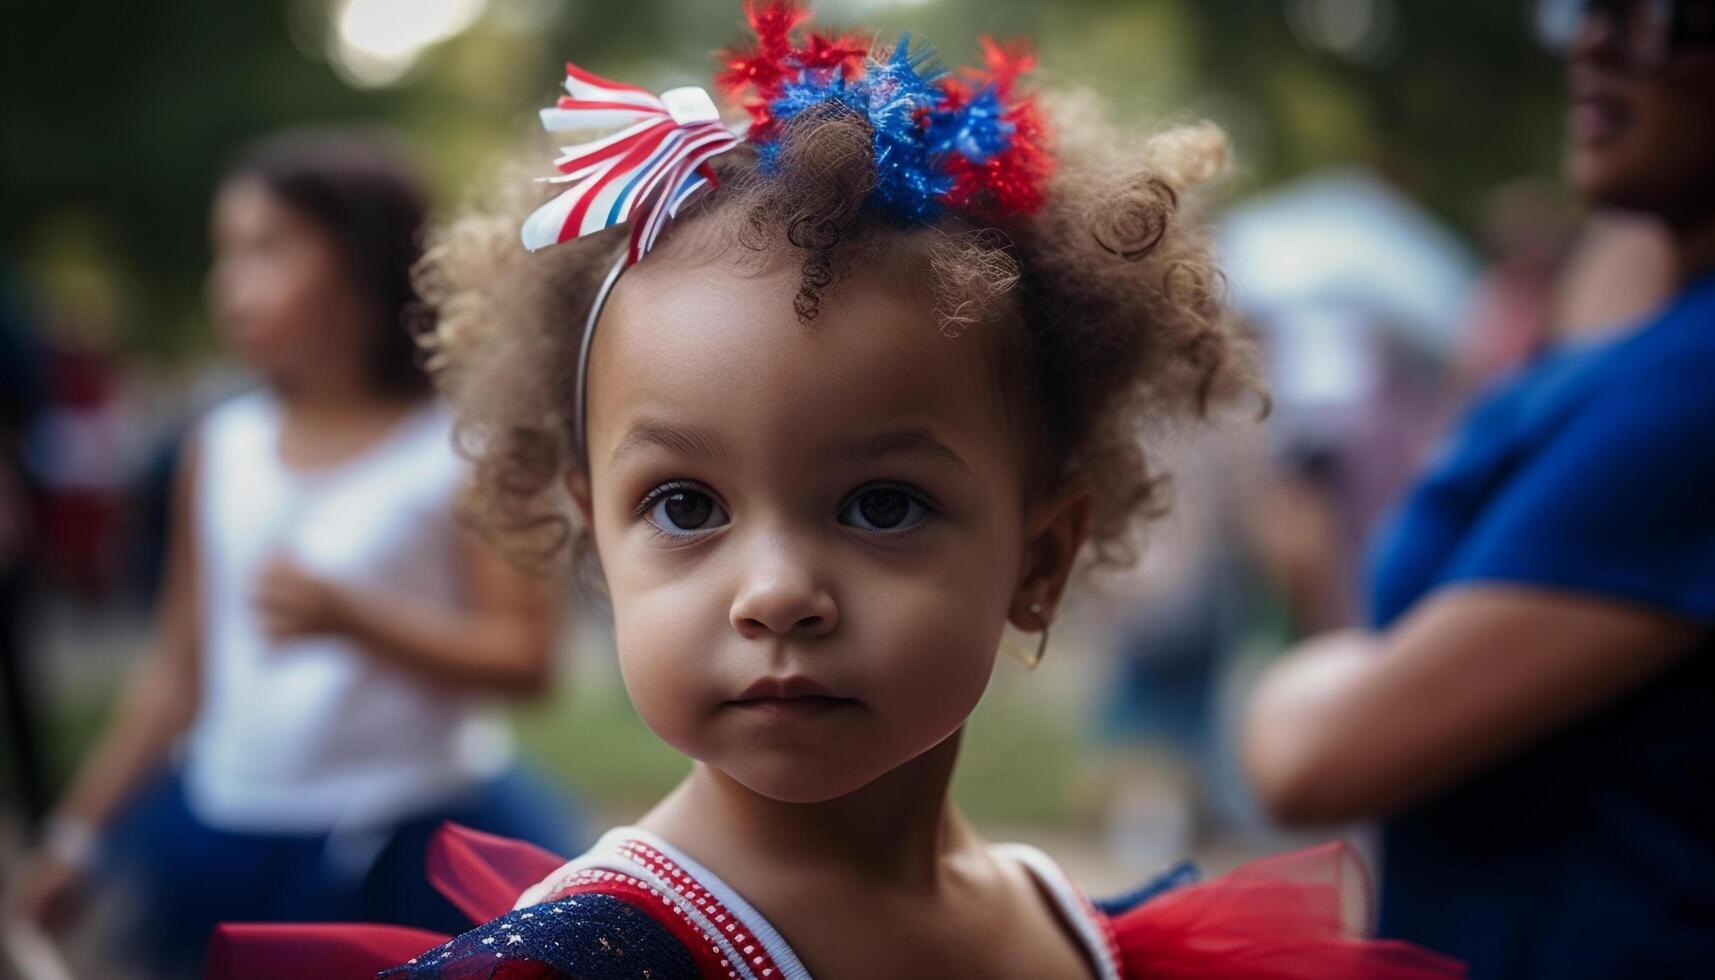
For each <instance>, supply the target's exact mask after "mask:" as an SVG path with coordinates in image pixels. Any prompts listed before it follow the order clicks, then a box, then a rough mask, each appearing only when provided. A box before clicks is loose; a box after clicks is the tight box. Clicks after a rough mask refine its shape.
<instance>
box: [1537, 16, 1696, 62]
mask: <svg viewBox="0 0 1715 980" xmlns="http://www.w3.org/2000/svg"><path fill="white" fill-rule="evenodd" d="M1589 30H1594V31H1598V32H1600V35H1601V37H1602V38H1603V39H1604V43H1606V44H1609V45H1612V46H1613V47H1614V48H1615V49H1616V50H1618V51H1619V52H1620V53H1621V54H1622V55H1623V57H1624V58H1625V60H1626V61H1627V62H1628V63H1629V64H1630V65H1631V67H1633V68H1636V69H1639V70H1643V71H1657V70H1660V69H1661V68H1664V67H1666V66H1667V64H1668V62H1669V61H1671V60H1672V59H1673V56H1674V55H1675V54H1677V53H1678V52H1680V51H1682V50H1685V49H1687V48H1692V47H1703V46H1707V45H1710V44H1715V0H1537V5H1536V32H1537V36H1538V37H1539V38H1540V39H1541V41H1542V43H1543V44H1544V45H1545V46H1546V47H1547V48H1548V49H1549V50H1551V51H1554V52H1556V53H1559V54H1564V53H1566V52H1567V51H1569V50H1571V48H1572V46H1573V45H1574V44H1575V43H1577V41H1578V40H1579V38H1580V37H1582V36H1583V34H1584V32H1585V31H1589Z"/></svg>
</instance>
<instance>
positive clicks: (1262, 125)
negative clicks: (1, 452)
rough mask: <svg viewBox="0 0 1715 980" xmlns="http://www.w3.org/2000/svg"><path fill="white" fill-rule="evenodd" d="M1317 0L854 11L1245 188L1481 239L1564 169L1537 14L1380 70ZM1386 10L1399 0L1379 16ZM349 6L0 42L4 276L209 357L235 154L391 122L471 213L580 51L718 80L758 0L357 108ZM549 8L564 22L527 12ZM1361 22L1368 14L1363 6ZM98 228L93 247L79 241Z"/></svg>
mask: <svg viewBox="0 0 1715 980" xmlns="http://www.w3.org/2000/svg"><path fill="white" fill-rule="evenodd" d="M1304 2H1307V0H1280V2H1263V0H1059V2H1055V3H1040V2H1037V0H980V2H979V0H939V2H934V3H915V4H895V5H891V6H889V5H885V4H875V3H869V4H862V5H859V4H856V3H854V2H850V0H848V2H845V3H838V2H836V0H828V2H826V3H824V4H822V6H823V7H825V8H829V9H831V10H832V11H834V13H830V14H828V15H827V16H825V17H824V19H826V20H837V19H839V18H838V14H837V12H838V11H840V10H852V9H854V8H856V7H858V6H863V7H866V8H870V9H871V13H870V14H867V15H865V20H866V21H868V22H869V24H870V25H871V26H874V27H876V28H877V29H878V31H880V32H881V33H882V34H883V35H884V36H890V35H891V33H892V32H893V31H895V30H899V29H904V28H912V29H916V30H919V31H921V32H922V33H924V34H925V35H926V36H928V37H929V38H931V39H932V40H936V41H938V42H940V45H941V49H942V52H943V55H944V56H945V59H946V60H947V61H948V62H950V63H961V62H965V61H968V60H971V59H972V57H973V56H974V53H975V37H976V35H977V34H979V33H984V32H988V33H994V34H998V35H1002V36H1006V35H1018V34H1023V35H1028V36H1031V37H1033V38H1034V39H1035V41H1036V43H1037V45H1038V46H1039V48H1040V49H1041V51H1042V53H1043V55H1044V61H1045V63H1046V66H1047V68H1048V69H1050V71H1051V73H1052V75H1054V76H1058V77H1063V78H1067V79H1070V80H1072V81H1075V82H1079V83H1085V84H1089V85H1092V86H1094V87H1096V88H1098V89H1099V90H1101V91H1103V92H1104V93H1105V94H1107V95H1109V97H1110V98H1111V100H1112V101H1113V102H1114V103H1115V105H1116V106H1117V107H1118V109H1119V110H1120V111H1121V112H1123V113H1125V114H1127V115H1130V116H1135V117H1139V118H1158V117H1160V116H1161V115H1163V114H1168V115H1186V114H1202V113H1208V114H1210V115H1212V116H1214V117H1215V118H1216V120H1217V121H1221V122H1225V123H1227V124H1229V125H1230V126H1231V127H1232V129H1233V130H1234V132H1235V136H1236V140H1237V144H1238V150H1239V154H1240V160H1239V166H1240V174H1241V178H1242V179H1241V186H1254V185H1257V184H1262V183H1267V182H1271V181H1274V180H1277V179H1281V178H1284V177H1287V176H1291V175H1293V174H1296V173H1299V172H1302V171H1305V170H1307V169H1310V168H1313V167H1316V166H1320V165H1325V164H1329V163H1335V162H1349V161H1352V160H1354V159H1356V160H1360V161H1364V162H1368V163H1370V164H1372V165H1374V166H1377V167H1378V168H1380V169H1382V170H1383V171H1384V172H1386V173H1388V174H1389V175H1390V176H1393V177H1394V178H1395V179H1397V180H1398V181H1400V182H1401V183H1402V184H1403V185H1404V186H1405V187H1406V188H1407V189H1408V190H1410V191H1412V192H1413V193H1415V194H1417V195H1418V196H1420V197H1421V198H1422V199H1424V200H1425V201H1427V202H1428V203H1429V204H1430V205H1431V207H1433V208H1435V209H1436V210H1438V211H1440V212H1441V213H1442V214H1443V215H1444V216H1446V217H1448V218H1450V219H1451V220H1453V221H1454V222H1455V223H1457V224H1463V225H1468V224H1470V223H1471V221H1472V220H1473V219H1474V217H1475V211H1476V201H1477V199H1478V198H1479V196H1480V195H1481V194H1482V193H1483V192H1484V191H1485V190H1486V189H1487V188H1489V187H1492V186H1494V185H1495V184H1497V183H1499V182H1501V181H1504V180H1507V179H1510V178H1513V177H1517V176H1521V175H1528V174H1543V173H1552V172H1554V170H1555V169H1556V167H1557V163H1556V158H1557V155H1558V142H1559V138H1558V132H1559V126H1560V123H1559V120H1560V115H1561V111H1560V107H1559V102H1560V95H1559V86H1558V81H1557V74H1558V72H1557V68H1556V67H1555V65H1554V64H1553V63H1552V62H1551V61H1550V60H1549V59H1547V58H1546V57H1545V56H1544V55H1542V54H1540V53H1539V52H1537V51H1536V50H1535V49H1534V48H1533V46H1532V45H1531V44H1530V42H1529V39H1528V37H1527V35H1526V30H1525V22H1526V18H1525V13H1524V10H1525V7H1526V4H1525V3H1523V2H1522V0H1503V2H1500V3H1459V4H1406V3H1403V2H1399V0H1388V2H1385V3H1383V6H1385V7H1386V8H1387V9H1388V10H1391V11H1392V12H1393V15H1392V16H1393V28H1394V29H1393V32H1392V40H1391V41H1389V42H1388V44H1387V45H1385V46H1384V47H1383V48H1382V49H1381V50H1380V51H1379V53H1375V54H1374V55H1373V56H1372V57H1370V58H1369V59H1368V60H1364V61H1357V62H1354V61H1347V60H1341V59H1340V58H1339V57H1336V56H1335V55H1332V54H1328V53H1325V52H1321V51H1317V50H1313V49H1312V48H1311V47H1309V46H1307V45H1305V44H1303V43H1300V41H1299V40H1298V38H1297V36H1296V35H1295V34H1294V33H1293V30H1292V29H1291V28H1292V24H1291V21H1290V18H1289V16H1288V13H1290V10H1291V8H1293V7H1294V5H1298V6H1302V4H1303V3H1304ZM1378 2H1380V0H1378ZM331 3H332V0H290V2H285V0H276V2H271V3H270V2H244V3H234V2H230V0H170V2H167V3H153V4H126V3H118V2H108V3H103V4H101V5H100V7H99V9H97V10H91V9H90V5H87V4H66V3H25V4H13V5H11V6H10V7H9V8H8V11H7V18H6V20H7V25H6V30H5V31H3V32H0V37H3V39H4V40H3V41H0V119H3V120H4V125H3V126H0V159H3V160H4V167H3V169H0V263H3V264H4V265H7V266H13V267H18V268H21V269H22V270H23V271H24V272H25V273H26V279H27V281H29V282H31V283H32V284H33V285H34V286H35V287H36V289H37V290H38V292H46V293H49V294H50V295H47V296H45V297H43V298H44V300H45V301H46V304H47V305H48V306H49V307H53V306H55V305H56V304H57V303H59V302H61V301H63V299H64V297H63V296H55V295H51V294H52V293H54V292H55V291H56V290H58V291H59V292H61V293H63V292H65V291H66V288H67V287H56V286H54V285H53V282H54V278H53V267H54V266H56V265H57V264H62V263H70V264H73V265H80V264H81V265H86V266H87V265H94V266H97V267H99V268H102V269H105V270H106V272H107V275H108V276H109V277H110V278H111V281H112V289H113V290H114V292H115V298H116V305H117V306H118V308H119V311H120V312H119V318H120V320H121V321H122V322H120V323H118V324H117V326H118V327H119V329H120V331H121V332H122V333H123V334H124V335H125V336H126V337H127V339H128V344H129V346H130V347H131V348H133V349H134V350H138V351H141V352H145V353H152V354H156V355H163V356H170V355H178V354H184V353H191V352H197V351H201V350H204V349H206V347H207V344H208V340H209V338H208V334H207V331H206V329H203V328H201V327H200V326H199V325H200V324H201V322H202V319H203V317H202V314H201V310H200V297H201V283H202V279H203V272H204V268H205V265H206V262H207V245H206V230H205V224H206V220H207V202H208V199H209V196H210V193H211V191H212V189H213V187H214V185H215V183H216V182H217V181H218V179H219V177H220V174H221V172H222V168H223V166H224V165H225V162H226V161H227V160H228V159H229V158H230V156H231V154H232V153H233V151H234V150H235V148H236V147H238V146H239V145H241V144H242V143H243V142H244V141H246V140H249V139H252V138H254V137H256V136H259V135H261V134H263V133H265V132H268V131H270V130H273V129H276V128H279V127H282V126H289V125H297V124H304V123H311V122H318V123H319V122H328V121H348V122H350V121H363V122H368V123H371V124H377V125H381V126H384V127H387V128H390V129H393V130H395V131H397V132H398V133H400V134H401V135H403V136H404V137H405V138H406V140H407V141H408V143H409V144H410V145H412V146H414V147H415V148H416V149H417V150H419V151H420V153H421V155H422V157H423V160H424V164H425V167H426V169H427V170H428V172H429V173H430V174H431V175H432V177H433V179H434V183H435V184H436V186H437V188H438V189H439V190H440V191H441V193H442V200H443V202H446V203H448V204H450V203H452V202H454V201H456V199H457V193H458V189H459V188H461V187H463V186H464V185H465V184H466V182H467V181H468V179H469V177H470V176H471V174H472V173H473V172H475V171H476V170H477V169H478V168H480V167H481V166H483V165H484V164H486V163H487V162H489V161H490V160H492V159H493V157H494V156H495V154H497V153H499V152H502V151H504V150H506V149H508V148H510V147H511V146H513V145H516V143H517V141H518V140H519V139H520V138H521V137H522V136H524V135H525V134H527V133H528V132H529V129H530V127H531V125H532V124H531V121H530V119H531V111H532V110H533V109H534V108H535V107H536V106H537V105H539V104H543V103H545V102H546V101H547V100H548V99H549V98H550V97H551V96H552V95H553V92H554V85H555V81H556V78H555V76H556V74H557V65H558V63H559V61H560V60H562V59H565V58H573V59H576V60H578V61H580V62H581V63H584V64H586V65H588V66H589V67H591V68H593V69H595V70H597V71H602V72H607V73H612V74H616V75H619V76H622V77H626V78H631V79H636V80H638V81H639V82H641V83H643V84H653V85H657V86H661V85H668V84H682V83H685V82H694V81H706V79H707V77H708V75H710V74H712V65H711V64H710V62H709V60H708V53H709V52H710V51H712V50H713V49H715V48H717V47H719V46H720V45H722V44H724V43H727V42H728V41H731V40H734V39H736V38H737V37H738V33H739V22H740V15H739V0H698V2H696V3H690V2H688V0H628V2H626V3H622V4H617V3H593V2H588V0H564V2H559V3H555V2H554V0H491V2H490V4H489V7H490V16H489V17H488V18H486V19H485V20H483V21H481V22H479V23H478V24H477V25H476V26H475V27H474V28H472V29H470V30H469V31H467V32H465V33H464V34H463V35H462V36H460V37H458V38H456V39H454V40H452V41H450V42H447V43H445V44H442V45H440V46H439V47H437V48H435V49H432V50H431V51H429V52H428V54H427V56H426V57H425V58H424V59H423V60H422V62H421V63H420V64H418V65H417V66H416V68H415V69H414V70H413V71H412V72H411V73H410V74H409V75H407V76H406V77H405V79H404V80H403V81H402V82H401V84H399V85H397V86H395V87H391V88H384V89H359V88H354V87H352V86H350V85H349V84H347V83H346V82H345V81H343V80H342V79H341V77H340V75H339V74H338V73H337V72H336V71H334V70H333V68H332V67H331V66H330V64H329V63H328V61H327V60H326V58H325V56H324V54H323V45H324V44H325V38H326V32H327V26H328V17H329V13H328V11H329V9H330V4H331ZM521 4H522V5H524V6H541V5H543V4H546V8H545V9H547V10H548V11H549V12H550V14H551V15H552V16H551V17H550V19H549V20H548V21H547V25H546V27H544V28H536V27H524V28H521V27H520V26H519V25H518V24H517V23H515V22H514V23H510V24H509V23H508V22H507V18H506V17H504V16H501V15H502V14H503V13H504V12H505V10H507V9H511V8H515V7H518V6H519V5H521ZM1346 6H1350V5H1346ZM67 228H72V229H75V234H72V235H70V236H69V237H68V236H67V235H66V234H65V229H67Z"/></svg>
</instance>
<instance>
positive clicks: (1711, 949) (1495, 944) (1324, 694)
mask: <svg viewBox="0 0 1715 980" xmlns="http://www.w3.org/2000/svg"><path fill="white" fill-rule="evenodd" d="M1544 13H1545V14H1550V15H1553V14H1559V15H1561V19H1560V22H1561V23H1562V24H1563V25H1564V26H1566V28H1567V29H1568V44H1569V47H1568V49H1567V54H1568V61H1569V72H1568V78H1569V85H1570V89H1571V113H1570V120H1569V121H1570V129H1571V149H1570V170H1571V174H1572V178H1573V180H1574V182H1575V183H1576V184H1577V186H1578V188H1579V189H1580V191H1581V192H1582V193H1583V194H1584V196H1585V197H1586V198H1587V199H1588V200H1589V201H1590V202H1592V203H1593V204H1596V205H1601V206H1610V207H1618V208H1624V209H1630V210H1637V211H1642V212H1646V213H1649V214H1653V215H1656V216H1657V217H1659V218H1661V219H1662V220H1663V221H1664V222H1666V223H1667V224H1668V225H1669V226H1670V227H1671V229H1672V232H1673V235H1674V242H1675V245H1674V248H1675V262H1676V266H1677V269H1676V272H1677V280H1676V281H1677V283H1678V286H1677V294H1676V296H1675V297H1674V298H1673V299H1672V300H1671V301H1670V302H1669V303H1668V304H1667V306H1666V307H1665V308H1664V309H1662V310H1661V311H1660V312H1658V313H1657V314H1655V315H1654V316H1653V317H1652V318H1651V320H1650V322H1648V323H1647V324H1645V325H1644V326H1643V327H1641V328H1640V329H1638V330H1637V331H1635V332H1632V333H1629V334H1627V335H1625V336H1622V337H1619V338H1617V339H1614V340H1611V341H1607V342H1604V343H1601V344H1596V345H1586V346H1583V347H1581V348H1577V349H1568V350H1562V351H1557V352H1552V353H1550V354H1548V355H1546V356H1544V357H1542V358H1541V359H1539V360H1538V361H1537V362H1536V363H1535V364H1533V365H1532V366H1530V367H1529V368H1527V369H1526V370H1525V371H1524V372H1523V373H1521V374H1519V375H1518V376H1516V377H1514V378H1513V379H1511V380H1510V381H1508V382H1505V383H1503V384H1502V385H1501V386H1500V387H1499V388H1498V389H1497V390H1495V391H1493V392H1491V393H1490V394H1488V395H1487V396H1486V397H1484V398H1482V399H1480V400H1479V402H1478V404H1477V405H1475V406H1474V408H1473V409H1472V410H1471V411H1470V413H1469V414H1468V416H1467V417H1466V418H1465V420H1464V423H1463V425H1462V426H1461V428H1460V429H1459V430H1458V431H1457V432H1456V433H1455V434H1454V436H1453V437H1452V438H1451V439H1450V440H1449V442H1448V443H1447V445H1446V446H1445V447H1444V448H1443V449H1442V451H1441V452H1440V454H1439V456H1438V457H1437V458H1435V459H1434V460H1433V461H1432V462H1431V465H1430V466H1429V468H1428V470H1427V472H1426V474H1425V475H1424V476H1423V477H1422V478H1421V480H1420V482H1419V483H1418V485H1417V486H1416V487H1415V489H1414V490H1413V491H1412V492H1411V493H1410V494H1409V495H1408V496H1407V498H1406V499H1405V500H1404V502H1403V503H1402V505H1401V507H1400V508H1399V511H1398V513H1397V515H1396V516H1395V518H1394V520H1393V522H1392V524H1391V526H1390V527H1388V529H1387V530H1386V531H1385V532H1384V533H1383V534H1381V535H1380V536H1379V538H1378V540H1377V542H1376V546H1375V550H1374V553H1373V561H1372V567H1371V572H1370V582H1369V586H1370V593H1371V602H1372V608H1371V623H1370V628H1369V629H1368V630H1366V631H1362V632H1356V633H1346V634H1340V635H1334V636H1327V637H1322V638H1318V639H1314V640H1311V641H1310V642H1308V643H1307V644H1305V645H1304V646H1303V647H1301V648H1300V649H1298V650H1295V651H1293V652H1292V653H1290V654H1289V655H1288V656H1287V657H1285V658H1284V659H1283V660H1281V661H1280V662H1279V663H1278V664H1277V665H1276V666H1275V667H1274V668H1272V669H1271V671H1270V672H1269V673H1268V674H1267V675H1266V676H1265V677H1264V678H1263V679H1262V680H1261V681H1260V683H1259V685H1258V687H1257V689H1256V691H1255V692H1254V694H1253V695H1252V699H1251V701H1250V703H1249V706H1248V709H1247V717H1246V719H1245V722H1246V731H1245V736H1244V748H1245V756H1246V758H1245V762H1246V767H1247V770H1248V772H1249V775H1250V777H1251V781H1252V784H1253V785H1254V787H1255V788H1256V790H1257V792H1258V795H1259V797H1260V798H1261V799H1262V800H1263V802H1264V803H1265V805H1267V806H1268V807H1269V808H1270V809H1271V810H1272V811H1273V812H1274V813H1275V814H1276V815H1277V816H1278V817H1280V818H1282V819H1284V820H1287V821H1289V822H1300V823H1318V822H1321V823H1332V822H1338V821H1347V820H1355V819H1365V818H1381V819H1382V820H1383V827H1382V859H1383V861H1382V875H1383V885H1382V891H1381V923H1380V931H1381V933H1382V934H1383V935H1386V936H1393V937H1398V938H1403V939H1409V940H1411V941H1413V942H1417V943H1421V944H1423V945H1425V946H1428V947H1430V948H1432V949H1435V950H1437V951H1440V952H1444V953H1449V954H1452V955H1454V956H1456V957H1459V958H1460V959H1463V960H1465V961H1467V962H1468V963H1469V964H1470V966H1471V975H1472V977H1474V978H1477V980H1484V978H1494V977H1507V978H1518V977H1554V978H1556V980H1570V978H1618V977H1651V978H1671V977H1691V976H1698V977H1707V976H1710V975H1712V974H1711V973H1710V972H1709V971H1710V970H1712V969H1715V2H1711V0H1678V2H1666V3H1660V2H1652V0H1571V2H1550V3H1546V4H1545V10H1544ZM1548 19H1549V20H1551V21H1552V20H1553V18H1552V17H1550V18H1548Z"/></svg>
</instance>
